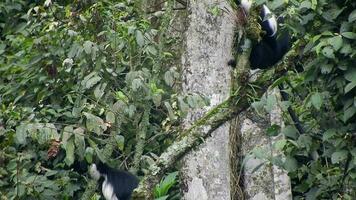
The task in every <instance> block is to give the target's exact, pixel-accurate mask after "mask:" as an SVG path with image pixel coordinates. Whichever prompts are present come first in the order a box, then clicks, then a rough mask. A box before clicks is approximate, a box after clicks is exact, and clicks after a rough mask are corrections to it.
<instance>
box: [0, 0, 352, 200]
mask: <svg viewBox="0 0 356 200" xmlns="http://www.w3.org/2000/svg"><path fill="white" fill-rule="evenodd" d="M138 2H139V1H137V2H136V1H130V0H119V1H114V0H100V1H90V0H86V1H79V0H77V1H74V3H73V2H72V1H51V0H46V1H40V0H33V1H28V0H4V1H1V2H0V40H1V43H0V148H1V151H0V197H1V199H78V198H79V197H80V196H81V194H82V191H83V190H84V189H85V188H84V187H85V185H86V182H87V178H88V177H87V174H86V167H87V166H88V165H89V164H90V163H92V162H93V160H95V159H97V158H98V157H99V158H100V159H102V160H107V161H108V162H109V163H110V164H112V165H115V166H118V167H120V168H122V169H131V170H132V171H133V172H137V173H138V174H139V175H142V174H144V173H145V172H146V171H147V170H148V167H149V164H150V162H152V161H153V160H154V159H155V158H156V155H157V154H160V153H161V152H162V150H164V149H165V148H166V147H167V146H168V145H169V144H170V143H171V141H172V140H174V138H175V137H176V134H175V133H176V132H177V129H178V128H177V127H178V125H179V122H180V119H181V117H182V116H184V114H185V113H186V111H187V109H189V108H190V107H198V106H202V105H204V103H205V100H204V99H202V98H201V97H200V96H198V95H194V94H192V95H189V96H182V95H180V94H179V93H177V91H176V89H177V88H178V87H179V84H180V83H179V81H180V75H179V69H177V68H176V67H174V66H175V60H176V56H177V55H178V54H179V51H177V50H179V48H177V45H176V44H177V42H176V41H177V40H178V39H179V38H173V37H172V36H173V35H174V34H167V33H168V32H169V31H171V30H170V29H169V28H170V27H172V26H173V25H172V22H173V21H174V18H172V16H171V13H172V12H170V11H171V10H170V9H171V5H172V3H171V2H170V1H168V3H167V4H166V5H165V6H166V7H165V9H163V10H165V12H162V11H159V12H156V13H155V12H151V11H149V12H145V11H146V10H145V9H146V8H145V7H146V6H147V5H142V4H140V3H138ZM257 3H258V4H262V3H266V0H258V1H257ZM268 4H269V7H270V8H271V9H272V10H274V11H275V12H276V13H280V14H281V15H283V16H284V17H285V26H286V28H288V29H289V30H290V31H291V32H292V33H293V37H294V38H295V39H296V40H298V41H299V44H302V48H299V50H300V52H299V53H300V55H299V57H298V59H296V60H295V64H296V65H298V68H302V69H303V72H297V71H290V72H288V74H287V75H286V77H285V78H283V79H281V80H279V81H278V83H281V82H283V85H284V87H285V91H286V92H287V93H288V94H289V100H288V101H283V102H282V103H281V104H280V105H281V107H282V108H283V111H285V119H286V120H285V121H286V126H285V127H283V128H282V129H281V130H280V127H277V126H275V125H273V126H272V127H271V128H270V129H269V130H268V133H269V134H271V135H275V134H278V133H279V130H280V132H281V133H282V134H284V135H285V136H286V137H285V139H283V140H280V141H278V142H277V143H276V144H275V148H277V149H280V150H283V152H284V154H285V155H286V157H285V158H284V157H276V158H271V161H272V162H273V163H274V164H276V165H279V166H282V167H284V168H285V169H286V170H288V172H289V176H290V177H291V179H292V184H293V194H294V196H295V198H296V199H352V198H353V197H356V146H355V140H356V124H355V120H356V68H355V55H356V49H355V46H356V2H354V1H353V0H335V1H327V0H305V1H301V0H291V1H285V0H275V1H272V2H269V3H268ZM172 19H173V21H172ZM168 35H170V36H168ZM276 103H277V101H276V98H275V97H274V96H267V97H264V98H263V99H262V100H261V101H260V102H256V103H255V104H254V105H255V107H261V106H264V108H266V110H267V111H268V110H270V109H271V108H272V106H273V105H275V104H276ZM289 106H291V108H293V110H294V111H295V112H296V114H297V116H298V117H299V119H300V121H301V126H302V127H303V131H300V130H297V129H296V128H295V121H293V120H291V119H290V113H289V112H288V107H289ZM113 140H114V142H115V148H114V149H115V151H114V152H113V153H112V154H110V155H109V157H108V155H105V151H103V150H104V147H105V146H106V145H107V144H108V143H110V141H113ZM108 158H112V159H108ZM175 181H176V173H172V174H170V175H168V176H167V177H166V178H165V179H164V180H162V181H161V183H160V184H159V185H158V186H157V187H156V188H155V191H154V192H155V195H156V197H161V199H165V198H167V197H168V196H169V195H170V197H171V198H172V194H171V193H170V192H169V189H170V188H171V187H172V185H173V184H174V183H175ZM98 198H99V196H93V199H98ZM173 198H174V197H173Z"/></svg>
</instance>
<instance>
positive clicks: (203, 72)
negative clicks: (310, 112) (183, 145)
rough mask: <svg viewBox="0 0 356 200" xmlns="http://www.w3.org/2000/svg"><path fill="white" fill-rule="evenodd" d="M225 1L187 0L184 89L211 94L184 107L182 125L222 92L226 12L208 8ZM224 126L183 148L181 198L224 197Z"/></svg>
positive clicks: (228, 34) (226, 77) (227, 47)
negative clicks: (188, 150) (205, 100)
mask: <svg viewBox="0 0 356 200" xmlns="http://www.w3.org/2000/svg"><path fill="white" fill-rule="evenodd" d="M216 7H218V8H220V9H224V8H226V7H229V5H228V4H227V3H226V2H223V1H220V2H218V1H215V0H205V1H191V2H190V6H189V12H190V15H189V26H188V30H187V32H186V46H185V47H186V48H185V53H184V55H183V57H182V64H183V85H182V89H183V92H184V93H187V94H188V93H198V94H202V95H204V96H207V97H209V98H210V99H211V101H210V106H209V107H206V108H204V109H199V110H192V111H190V112H189V113H188V115H187V117H186V119H185V121H184V127H185V128H188V127H190V125H191V124H192V123H194V121H196V120H197V119H199V118H200V117H201V116H202V114H203V113H205V112H206V111H208V110H209V109H210V108H211V107H212V106H215V105H217V104H219V103H221V102H222V101H223V100H225V99H226V98H227V97H228V94H229V91H230V90H229V85H230V71H231V69H230V68H229V67H228V66H227V65H226V63H227V61H228V60H229V59H230V58H231V49H232V48H231V45H232V40H233V23H232V19H231V16H228V14H226V13H221V15H217V16H214V15H213V14H212V13H209V10H212V9H214V8H216ZM228 141H229V126H228V125H227V124H225V125H223V126H222V127H220V128H218V129H217V130H216V131H215V132H214V133H213V134H212V137H210V138H208V139H207V141H205V143H204V144H203V145H200V146H199V148H198V149H196V150H195V151H193V152H191V153H189V154H188V155H187V156H186V157H185V159H184V161H183V162H184V164H183V168H182V177H183V183H184V186H185V188H184V189H183V198H184V199H187V200H196V199H200V200H205V199H222V200H224V199H230V189H229V175H230V174H229V172H230V170H229V149H228Z"/></svg>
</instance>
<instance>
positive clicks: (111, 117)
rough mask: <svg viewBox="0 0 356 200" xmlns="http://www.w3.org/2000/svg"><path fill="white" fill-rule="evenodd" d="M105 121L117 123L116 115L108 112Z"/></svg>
mask: <svg viewBox="0 0 356 200" xmlns="http://www.w3.org/2000/svg"><path fill="white" fill-rule="evenodd" d="M105 121H106V122H109V123H111V124H114V123H115V114H114V113H113V112H111V111H108V112H107V113H106V115H105Z"/></svg>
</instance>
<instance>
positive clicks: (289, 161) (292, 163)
mask: <svg viewBox="0 0 356 200" xmlns="http://www.w3.org/2000/svg"><path fill="white" fill-rule="evenodd" d="M284 168H285V169H286V170H287V171H288V172H293V171H295V170H297V169H298V161H297V160H296V159H295V158H294V157H292V156H287V157H286V160H285V161H284Z"/></svg>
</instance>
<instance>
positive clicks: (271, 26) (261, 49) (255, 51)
mask: <svg viewBox="0 0 356 200" xmlns="http://www.w3.org/2000/svg"><path fill="white" fill-rule="evenodd" d="M250 3H251V2H249V1H242V2H241V6H242V7H243V8H244V9H249V8H250V7H251V6H250V5H248V4H250ZM248 12H249V11H248V10H246V13H248ZM271 14H272V13H271V11H270V10H269V9H268V8H267V6H265V5H263V7H262V9H261V12H260V18H261V21H260V24H261V27H262V30H263V31H264V32H265V35H264V36H263V37H262V40H261V41H260V42H258V43H256V44H254V45H253V46H252V49H251V54H250V57H249V60H250V67H251V69H267V68H269V67H272V66H273V65H275V64H276V63H277V62H278V61H280V60H281V59H282V58H283V56H284V55H285V54H286V53H287V52H288V50H289V48H290V35H289V34H288V32H284V33H282V34H280V36H278V33H277V29H278V28H277V27H278V22H277V20H276V18H275V17H274V16H272V17H271V16H269V15H271ZM228 65H230V66H233V67H235V65H236V61H235V60H230V61H229V62H228Z"/></svg>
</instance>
